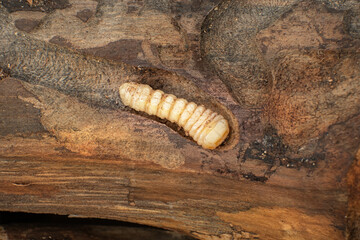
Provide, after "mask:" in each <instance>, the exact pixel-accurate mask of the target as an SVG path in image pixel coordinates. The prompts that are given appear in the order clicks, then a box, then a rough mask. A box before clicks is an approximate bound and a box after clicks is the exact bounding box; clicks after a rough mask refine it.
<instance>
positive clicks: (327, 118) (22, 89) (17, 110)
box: [0, 0, 360, 239]
mask: <svg viewBox="0 0 360 240" xmlns="http://www.w3.org/2000/svg"><path fill="white" fill-rule="evenodd" d="M226 2H227V1H225V2H224V3H223V4H222V5H219V6H218V7H219V8H218V10H219V11H221V12H226V11H227V10H226V6H227V5H226ZM234 2H237V1H234ZM276 2H277V1H274V3H276ZM70 3H71V4H72V5H71V7H70V6H67V8H65V9H62V10H56V11H54V12H51V13H49V14H45V13H38V12H34V13H32V14H31V15H26V14H28V13H27V12H22V13H21V12H14V13H12V14H11V16H12V18H5V17H7V16H8V15H7V13H6V12H3V13H4V14H5V15H3V16H4V18H2V20H0V21H2V22H1V26H3V28H2V29H3V30H4V31H3V32H2V35H1V36H0V41H1V43H2V46H0V49H1V51H2V53H3V54H2V55H0V59H1V61H0V64H1V66H2V67H3V68H4V69H5V70H7V71H8V72H10V74H11V75H12V76H13V77H14V76H15V77H17V78H18V79H15V78H9V77H8V78H4V79H1V80H0V110H1V111H0V120H1V121H0V165H1V166H0V181H1V184H0V210H6V211H24V212H36V213H56V214H64V215H73V216H78V217H98V218H108V219H117V220H123V221H130V222H136V223H142V224H147V225H151V226H156V227H161V228H166V229H173V230H177V231H181V232H184V233H186V234H189V235H192V236H194V237H197V238H200V239H343V238H344V237H345V235H346V234H345V228H346V225H345V224H346V222H348V226H349V229H348V237H349V239H351V238H352V239H356V237H357V235H358V232H359V231H358V226H359V224H358V222H357V221H358V220H357V219H358V213H357V211H356V209H357V206H358V203H357V202H358V201H357V196H358V194H357V193H358V187H357V186H358V181H357V179H358V177H357V176H358V171H357V165H356V163H354V164H353V165H352V162H353V160H354V158H355V155H356V152H357V151H358V149H359V147H360V146H359V136H360V115H359V112H360V111H359V107H358V106H359V99H360V98H359V85H358V84H356V83H357V82H358V79H359V68H357V67H358V66H359V59H358V58H359V53H358V51H357V50H356V49H357V48H356V46H358V45H357V44H358V40H356V33H357V32H356V21H355V20H354V18H356V16H358V15H356V12H355V13H354V11H350V12H349V11H345V10H346V9H343V10H342V9H338V10H336V11H335V10H334V9H333V8H334V6H330V7H329V6H327V7H328V8H326V7H324V6H322V5H321V3H320V2H319V3H310V2H309V1H304V2H302V3H301V4H299V5H294V7H292V11H290V13H289V14H285V15H284V16H282V15H281V16H278V17H279V19H277V20H276V21H275V22H274V24H273V25H271V26H269V28H266V29H263V30H262V31H261V32H259V33H258V34H257V35H256V40H257V41H260V42H262V43H263V46H266V47H267V48H266V49H265V48H264V49H265V50H266V51H265V50H264V51H263V54H264V59H266V60H267V61H269V62H271V63H272V65H270V66H268V67H269V68H271V69H273V70H274V71H273V73H274V77H275V81H274V82H272V83H271V84H272V85H271V84H270V86H271V91H269V92H266V94H265V95H264V99H265V100H266V101H267V104H265V106H264V108H262V107H260V106H257V107H256V108H252V107H248V106H247V105H246V104H243V102H242V101H237V102H236V101H233V100H232V99H231V96H230V94H229V92H228V91H227V89H226V88H225V87H224V85H223V84H222V82H220V81H219V79H217V78H216V77H215V76H212V75H211V71H210V69H207V68H206V67H203V64H204V63H203V62H200V61H199V60H200V57H199V56H200V53H199V44H200V28H201V22H202V20H203V19H204V17H205V16H206V14H207V13H208V11H209V10H210V9H211V8H212V7H214V6H215V2H214V1H202V2H198V1H184V2H181V3H177V2H174V1H144V2H143V1H136V2H132V1H123V2H120V1H111V0H107V1H99V4H98V5H96V3H94V2H93V1H86V0H84V1H73V2H72V1H70ZM309 4H310V5H311V4H315V5H314V6H315V8H311V7H309V6H308V5H309ZM234 7H235V8H236V5H234ZM311 9H316V11H315V12H314V11H311ZM329 9H330V10H329ZM331 9H332V10H331ZM1 10H3V9H1ZM218 10H216V8H214V11H218ZM230 10H231V9H230ZM230 10H229V11H230ZM235 12H236V11H235ZM25 13H26V14H25ZM232 14H233V13H232ZM291 14H293V15H291ZM317 14H318V15H319V16H321V19H322V21H321V24H323V25H321V24H319V26H326V24H328V21H327V20H334V19H335V18H336V19H340V20H344V21H345V20H346V21H347V23H349V24H348V25H346V26H348V29H347V30H346V31H344V32H341V34H339V35H338V36H337V37H338V38H336V39H343V38H346V39H348V43H349V44H350V45H351V44H352V45H351V46H350V45H349V46H350V47H348V46H347V47H346V46H345V47H344V46H341V44H339V42H337V41H336V40H331V41H330V43H329V44H330V45H331V44H335V45H331V46H335V47H331V46H330V45H329V46H330V47H329V46H325V49H320V50H319V49H317V47H318V46H316V47H313V48H312V49H305V50H304V49H301V48H300V49H296V47H294V46H293V45H291V44H293V43H294V41H289V42H287V43H289V46H288V49H287V50H286V51H285V53H286V54H284V55H282V53H284V51H282V50H284V49H278V47H279V45H277V44H275V43H277V42H278V41H277V40H276V39H278V38H279V36H277V34H278V33H279V32H281V31H279V29H278V28H279V27H281V30H282V32H284V33H289V32H290V33H291V34H290V35H291V36H290V37H289V36H287V38H288V39H292V38H293V36H296V33H297V32H298V33H300V32H301V33H302V34H300V36H303V35H305V36H306V34H307V33H308V32H306V31H307V30H306V29H309V28H307V27H306V25H303V26H300V27H299V26H297V28H295V27H294V22H295V23H296V21H295V20H296V19H297V18H296V17H301V16H307V19H305V20H304V21H305V22H306V21H309V20H308V19H312V18H313V17H314V16H316V15H317ZM346 14H349V15H346ZM215 15H216V14H215ZM26 16H28V17H26ZM115 16H116V17H115ZM209 16H214V14H213V13H212V14H210V15H209ZM291 16H293V18H291ZM26 18H30V19H32V20H33V21H37V22H38V24H39V25H37V26H36V27H35V28H33V29H32V28H31V27H29V28H25V29H24V30H26V31H27V32H29V33H28V34H24V33H22V32H21V31H19V30H16V29H15V27H17V28H18V29H21V27H22V26H23V25H24V23H25V22H26V21H24V20H22V21H19V20H21V19H26ZM294 19H295V20H294ZM208 20H209V18H208ZM208 20H207V21H206V22H205V24H207V23H209V21H208ZM245 20H246V19H245ZM6 21H7V22H6ZM219 21H220V20H219ZM13 22H14V25H13V26H12V24H13ZM330 22H331V21H330ZM332 22H334V21H332ZM340 22H341V21H340ZM4 23H6V24H4ZM118 23H121V25H119V24H118ZM277 24H278V25H277ZM287 24H288V25H287ZM329 25H330V26H333V25H331V24H329ZM334 25H336V24H334ZM14 26H15V27H14ZM60 26H69V28H64V27H61V28H60ZM157 26H164V27H163V28H160V27H157ZM205 26H207V25H205ZM287 26H289V27H287ZM354 26H355V27H354ZM214 27H215V28H218V26H214ZM226 27H228V26H226ZM229 27H231V25H229ZM134 28H135V29H134ZM330 28H331V27H330ZM69 29H70V30H69ZM101 29H102V30H101ZM136 29H138V30H139V31H135V30H136ZM149 29H150V30H149ZM203 29H205V28H204V27H203ZM219 29H220V30H222V29H223V28H219ZM267 29H268V30H267ZM286 29H289V31H288V32H287V31H286ZM334 29H338V28H336V27H334ZM310 30H311V28H310ZM99 31H100V32H101V31H103V32H102V33H104V34H102V35H101V34H98V33H99ZM303 32H305V33H303ZM15 33H16V34H15ZM218 33H219V34H220V33H221V32H218ZM327 33H328V34H330V36H328V37H329V38H330V39H334V38H332V37H334V36H332V35H331V33H332V34H335V35H336V34H338V32H336V31H332V32H331V31H330V33H329V32H327ZM221 34H222V33H221ZM104 36H106V37H104ZM321 36H323V34H321ZM203 37H205V35H203ZM271 37H273V38H271ZM272 39H275V40H272ZM305 39H307V38H306V37H305ZM47 42H53V43H56V44H57V45H49V43H47ZM284 42H285V41H284ZM336 44H338V45H336ZM58 45H62V46H66V47H70V48H73V49H76V50H78V51H81V52H82V53H86V54H92V55H97V56H100V57H104V58H108V59H111V60H114V61H115V62H109V61H108V60H104V59H101V58H94V57H92V56H88V55H86V56H84V55H82V54H80V53H78V52H75V51H73V50H68V49H67V48H62V47H59V46H58ZM127 46H130V47H129V48H127ZM125 49H127V50H125ZM205 57H206V58H208V56H205ZM119 60H120V61H125V62H128V63H132V64H140V65H145V66H156V67H159V68H163V69H166V70H173V71H177V73H178V74H173V73H171V72H168V71H163V70H158V69H151V68H138V67H131V66H129V65H126V64H124V63H121V62H120V63H119V62H116V61H119ZM207 61H208V63H209V62H210V63H211V61H209V60H207ZM302 61H303V62H302ZM284 62H285V63H286V64H284ZM299 62H301V64H299ZM235 63H238V62H236V61H235V62H234V64H235ZM229 66H231V65H229ZM234 66H236V64H235V65H234ZM332 69H336V74H333V73H332V71H331V70H332ZM288 73H291V75H287V74H288ZM224 74H225V75H226V72H224ZM219 76H220V78H222V80H223V81H224V82H225V83H226V84H227V85H229V82H227V81H228V80H226V78H224V77H223V76H222V75H221V74H220V75H219ZM296 76H298V77H296ZM304 76H305V77H304ZM328 77H331V79H332V80H333V81H334V82H330V81H328V80H329V78H328ZM132 79H133V80H135V81H137V82H143V83H148V84H150V85H152V86H153V87H156V88H160V89H162V90H165V91H167V92H169V93H172V94H176V95H179V96H180V97H185V98H187V99H189V100H192V101H194V100H195V99H196V100H197V99H200V102H202V103H204V104H205V105H207V106H209V107H213V108H215V109H214V110H219V111H220V112H221V113H224V116H225V117H226V118H227V119H228V120H230V121H231V124H230V125H231V126H230V127H231V129H232V132H231V133H230V138H229V140H227V142H225V144H224V145H223V146H222V147H220V149H219V150H214V151H211V150H205V149H202V148H201V147H199V146H197V145H196V143H194V142H193V141H192V140H191V139H189V138H186V136H185V135H184V134H183V132H181V130H179V129H177V128H176V127H175V126H173V125H171V124H169V123H168V122H164V121H161V120H160V119H157V118H151V117H149V116H147V115H140V114H138V113H136V112H134V111H131V110H129V109H127V108H125V107H123V106H122V103H121V101H120V100H119V96H118V95H116V94H115V89H116V90H117V87H118V85H120V84H121V83H122V82H124V81H128V80H132ZM189 79H191V80H189ZM64 80H65V81H64ZM107 80H109V81H110V82H108V81H107ZM312 80H316V81H312ZM231 81H233V79H232V80H231ZM193 82H195V84H194V83H193ZM62 83H64V84H62ZM230 84H231V83H230ZM245 85H246V84H245ZM251 89H252V88H251V86H250V87H249V91H250V92H251V91H252V90H251ZM245 90H246V89H245ZM297 94H300V95H297ZM211 95H213V96H214V97H212V96H211ZM298 96H300V97H298ZM306 96H310V97H309V99H308V101H302V100H303V99H304V98H305V97H306ZM316 96H319V98H316ZM321 97H322V98H321ZM282 99H285V100H286V101H283V100H282ZM237 100H239V99H238V98H237ZM288 102H289V103H291V104H289V105H287V104H286V103H288ZM294 106H295V107H294ZM304 120H306V121H304ZM169 127H170V128H169ZM349 169H352V170H351V171H350V172H349V173H348V170H349ZM347 176H348V179H347ZM348 186H349V187H350V189H351V194H350V195H349V199H348V197H347V196H348V194H347V193H348V192H347V189H348V188H347V187H348ZM348 204H349V212H348V213H347V208H348ZM345 216H348V220H347V221H346V218H345Z"/></svg>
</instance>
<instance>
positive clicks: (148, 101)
mask: <svg viewBox="0 0 360 240" xmlns="http://www.w3.org/2000/svg"><path fill="white" fill-rule="evenodd" d="M119 92H120V97H121V100H122V102H123V103H124V105H126V106H130V107H131V108H133V109H135V110H136V111H143V112H146V113H147V114H150V115H156V116H158V117H159V118H162V119H164V118H165V119H167V120H169V121H171V122H174V123H176V124H178V125H179V126H181V127H182V128H183V129H184V131H185V133H186V134H187V135H190V136H191V137H192V138H193V139H194V140H195V141H196V142H197V143H198V144H199V145H201V146H202V147H203V148H206V149H215V148H216V147H217V146H219V145H220V144H221V143H222V142H223V141H224V140H225V139H226V137H227V135H228V134H229V124H228V122H227V120H226V119H225V118H224V117H223V116H222V115H220V114H217V113H216V112H213V111H212V110H210V109H206V108H205V107H204V106H202V105H200V106H198V105H197V104H195V103H194V102H188V101H186V100H185V99H183V98H177V97H176V96H174V95H172V94H166V93H164V92H163V91H161V90H153V89H152V88H151V87H150V86H148V85H145V84H138V83H124V84H122V85H121V86H120V88H119Z"/></svg>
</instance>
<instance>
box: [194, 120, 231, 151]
mask: <svg viewBox="0 0 360 240" xmlns="http://www.w3.org/2000/svg"><path fill="white" fill-rule="evenodd" d="M229 131H230V130H229V124H228V121H226V119H225V118H223V117H221V119H220V120H219V121H215V122H213V123H212V124H210V126H209V128H207V130H205V135H204V136H203V137H202V139H201V143H199V144H201V146H202V147H203V148H207V149H215V148H216V147H218V146H219V145H220V144H221V143H222V142H223V141H224V140H225V139H226V137H227V136H228V134H229Z"/></svg>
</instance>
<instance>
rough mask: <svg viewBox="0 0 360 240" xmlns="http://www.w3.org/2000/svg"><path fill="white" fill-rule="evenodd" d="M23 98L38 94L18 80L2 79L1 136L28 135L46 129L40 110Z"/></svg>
mask: <svg viewBox="0 0 360 240" xmlns="http://www.w3.org/2000/svg"><path fill="white" fill-rule="evenodd" d="M21 98H36V96H35V95H33V94H31V93H29V92H28V91H26V90H25V89H24V88H23V87H22V85H21V83H20V82H19V81H18V80H15V79H11V78H6V79H4V80H2V81H0V119H1V120H0V136H6V135H8V134H14V135H20V136H21V135H22V136H28V134H30V135H36V134H39V133H43V132H45V131H46V130H45V129H44V127H43V126H42V124H41V122H40V110H39V109H37V108H34V106H33V105H32V104H30V103H27V102H25V101H24V100H21Z"/></svg>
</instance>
